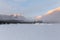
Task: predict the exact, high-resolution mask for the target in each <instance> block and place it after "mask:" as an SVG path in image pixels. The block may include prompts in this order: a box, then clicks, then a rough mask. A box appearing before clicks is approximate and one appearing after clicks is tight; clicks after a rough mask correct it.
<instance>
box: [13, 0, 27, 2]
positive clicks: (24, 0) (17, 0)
mask: <svg viewBox="0 0 60 40" xmlns="http://www.w3.org/2000/svg"><path fill="white" fill-rule="evenodd" d="M13 1H15V2H26V1H27V0H13Z"/></svg>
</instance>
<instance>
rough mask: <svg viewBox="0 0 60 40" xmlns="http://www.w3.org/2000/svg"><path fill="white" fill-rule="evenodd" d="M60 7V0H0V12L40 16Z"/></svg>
mask: <svg viewBox="0 0 60 40" xmlns="http://www.w3.org/2000/svg"><path fill="white" fill-rule="evenodd" d="M57 7H60V0H0V13H1V14H13V13H21V14H23V15H24V16H30V17H34V16H39V15H42V14H45V13H46V12H47V11H49V10H52V9H54V8H57Z"/></svg>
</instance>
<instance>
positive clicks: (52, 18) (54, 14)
mask: <svg viewBox="0 0 60 40" xmlns="http://www.w3.org/2000/svg"><path fill="white" fill-rule="evenodd" d="M37 17H38V16H37ZM41 20H42V21H43V22H45V23H60V7H59V8H56V9H53V10H51V11H48V12H47V13H46V14H45V15H42V16H41V17H39V21H41Z"/></svg>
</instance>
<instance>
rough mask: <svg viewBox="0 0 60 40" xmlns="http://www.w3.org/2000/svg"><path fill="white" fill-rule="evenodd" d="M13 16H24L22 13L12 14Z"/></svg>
mask: <svg viewBox="0 0 60 40" xmlns="http://www.w3.org/2000/svg"><path fill="white" fill-rule="evenodd" d="M11 16H23V15H21V14H11Z"/></svg>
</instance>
